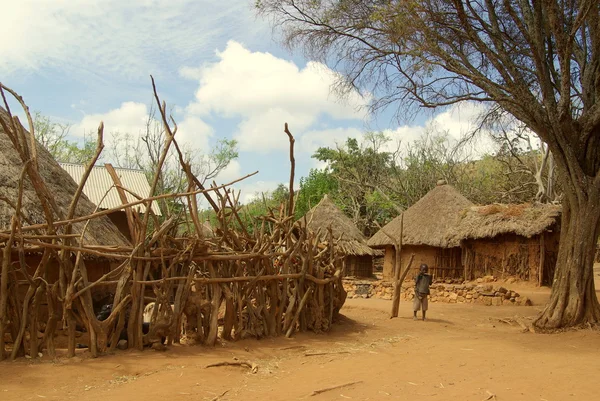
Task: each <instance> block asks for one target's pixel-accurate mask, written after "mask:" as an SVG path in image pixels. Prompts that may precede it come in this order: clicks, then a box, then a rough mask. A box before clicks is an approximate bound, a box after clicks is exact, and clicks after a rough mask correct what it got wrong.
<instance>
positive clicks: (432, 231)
mask: <svg viewBox="0 0 600 401" xmlns="http://www.w3.org/2000/svg"><path fill="white" fill-rule="evenodd" d="M471 206H473V203H472V202H471V201H470V200H468V199H467V198H465V197H464V196H462V195H461V194H460V193H459V192H458V191H457V190H456V189H454V188H453V187H451V186H450V185H438V186H436V187H435V188H434V189H432V190H431V191H429V192H428V193H427V194H426V195H425V196H424V197H422V198H421V199H419V201H418V202H417V203H415V204H414V205H412V206H411V207H409V208H408V209H407V210H406V211H405V212H404V213H403V214H404V222H403V230H402V232H403V235H402V244H404V245H429V246H434V247H440V248H451V247H455V246H459V245H460V241H459V240H458V239H454V238H451V236H450V234H452V233H454V231H453V230H455V228H456V226H457V225H458V223H459V221H460V212H461V211H462V210H464V209H466V208H469V207H471ZM384 232H387V233H388V234H390V235H392V236H394V237H395V238H398V237H399V236H400V216H398V217H396V218H395V219H394V220H392V221H391V222H389V223H388V224H386V225H385V226H384V227H383V228H382V229H381V230H379V231H378V232H377V233H375V235H373V236H372V237H371V239H370V240H369V241H368V244H369V246H372V247H374V248H379V247H384V246H387V245H392V244H393V243H392V240H391V239H390V237H388V236H387V235H386V234H384Z"/></svg>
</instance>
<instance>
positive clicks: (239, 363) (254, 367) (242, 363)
mask: <svg viewBox="0 0 600 401" xmlns="http://www.w3.org/2000/svg"><path fill="white" fill-rule="evenodd" d="M219 366H241V367H244V368H248V369H250V372H252V373H256V372H258V365H257V364H255V363H252V362H249V361H234V362H215V363H211V364H208V365H206V366H205V367H204V369H207V368H215V367H219Z"/></svg>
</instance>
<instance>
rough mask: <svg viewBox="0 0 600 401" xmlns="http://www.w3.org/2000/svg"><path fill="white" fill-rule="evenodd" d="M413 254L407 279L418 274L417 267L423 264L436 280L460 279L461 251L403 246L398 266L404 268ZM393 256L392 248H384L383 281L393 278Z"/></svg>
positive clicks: (421, 246)
mask: <svg viewBox="0 0 600 401" xmlns="http://www.w3.org/2000/svg"><path fill="white" fill-rule="evenodd" d="M412 254H414V255H415V257H414V259H413V262H412V265H411V271H409V272H408V276H407V277H409V278H411V277H414V276H416V275H417V274H418V272H419V266H421V264H423V263H425V264H427V266H429V272H430V273H431V274H433V275H434V276H435V277H436V278H461V277H462V276H463V271H464V270H463V266H462V263H461V249H460V248H458V247H454V248H438V247H433V246H428V245H404V246H403V247H402V251H401V255H400V266H401V267H402V268H404V267H405V266H406V265H407V263H408V261H409V259H410V257H411V255H412ZM395 262H396V259H395V255H394V248H393V247H386V249H385V259H384V264H383V279H384V280H391V279H392V278H393V277H394V266H395Z"/></svg>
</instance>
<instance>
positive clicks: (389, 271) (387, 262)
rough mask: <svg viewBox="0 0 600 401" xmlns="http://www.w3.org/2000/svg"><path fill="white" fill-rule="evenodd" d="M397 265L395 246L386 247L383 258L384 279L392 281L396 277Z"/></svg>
mask: <svg viewBox="0 0 600 401" xmlns="http://www.w3.org/2000/svg"><path fill="white" fill-rule="evenodd" d="M395 264H396V252H395V251H394V247H393V246H386V247H385V253H384V256H383V279H384V280H391V279H392V277H394V265H395Z"/></svg>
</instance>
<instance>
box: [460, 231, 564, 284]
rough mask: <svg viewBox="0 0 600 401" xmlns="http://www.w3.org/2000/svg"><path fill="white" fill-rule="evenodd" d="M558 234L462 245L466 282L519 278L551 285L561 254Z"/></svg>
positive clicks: (504, 237) (472, 241) (506, 236)
mask: <svg viewBox="0 0 600 401" xmlns="http://www.w3.org/2000/svg"><path fill="white" fill-rule="evenodd" d="M558 243H559V233H558V232H544V233H542V234H540V235H536V236H533V237H531V238H525V237H523V236H519V235H516V234H504V235H498V236H496V237H494V238H480V239H468V240H464V241H463V243H462V252H463V253H462V255H463V256H462V257H463V265H464V269H465V273H464V274H465V279H466V280H472V279H475V278H478V277H483V276H495V277H500V278H505V277H517V278H519V279H520V280H525V281H530V282H533V283H538V284H541V285H551V284H552V280H553V277H554V270H555V266H556V257H557V254H558Z"/></svg>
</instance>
